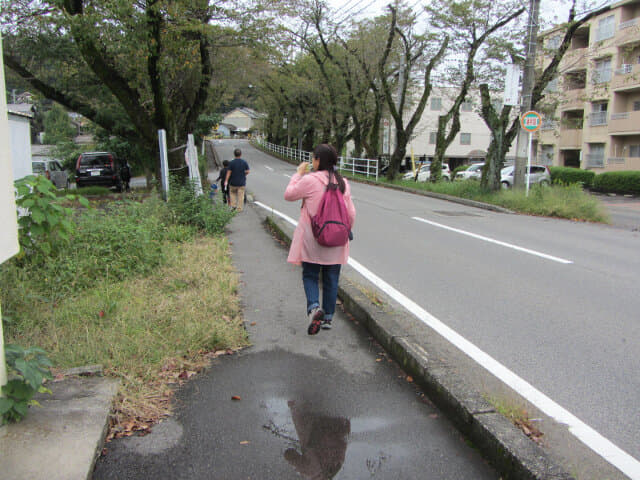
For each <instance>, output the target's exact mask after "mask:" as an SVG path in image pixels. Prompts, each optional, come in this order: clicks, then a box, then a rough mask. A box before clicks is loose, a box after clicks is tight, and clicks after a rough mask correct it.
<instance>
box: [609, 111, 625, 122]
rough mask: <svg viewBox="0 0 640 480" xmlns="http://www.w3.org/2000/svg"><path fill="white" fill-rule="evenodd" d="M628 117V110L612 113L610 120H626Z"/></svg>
mask: <svg viewBox="0 0 640 480" xmlns="http://www.w3.org/2000/svg"><path fill="white" fill-rule="evenodd" d="M627 118H629V112H620V113H612V114H611V120H626V119H627Z"/></svg>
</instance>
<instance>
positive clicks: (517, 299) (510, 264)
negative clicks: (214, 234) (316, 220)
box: [216, 141, 640, 460]
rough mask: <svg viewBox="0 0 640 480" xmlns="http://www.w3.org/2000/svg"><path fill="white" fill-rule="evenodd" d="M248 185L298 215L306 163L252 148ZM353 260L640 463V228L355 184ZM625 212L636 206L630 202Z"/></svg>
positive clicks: (247, 154) (247, 150)
mask: <svg viewBox="0 0 640 480" xmlns="http://www.w3.org/2000/svg"><path fill="white" fill-rule="evenodd" d="M236 145H238V146H240V147H241V148H243V151H244V158H245V159H246V160H247V161H248V162H249V164H250V166H251V174H250V176H249V179H248V190H249V191H251V192H253V193H254V194H255V197H256V199H257V200H259V201H260V202H262V203H264V204H267V205H270V206H271V207H273V208H274V209H276V210H278V211H281V212H283V213H285V214H287V215H289V216H290V217H292V218H297V215H298V209H299V205H298V204H297V203H288V202H285V201H284V200H283V191H284V188H285V187H286V185H287V183H288V180H289V177H290V176H291V175H292V174H293V173H294V171H295V167H294V166H292V165H289V164H287V163H284V162H281V161H278V160H276V159H274V158H272V157H270V156H268V155H265V154H262V153H261V152H259V151H257V150H255V149H253V148H251V147H250V146H249V144H248V143H242V142H234V141H224V142H221V143H218V144H217V145H216V148H217V150H218V151H219V153H220V154H221V156H222V158H231V152H232V149H233V148H234V146H236ZM352 191H353V196H354V202H355V204H356V208H357V210H358V218H357V220H356V225H355V228H354V233H355V241H354V242H353V243H352V248H351V256H352V258H354V259H356V260H357V261H358V262H360V263H361V264H363V265H365V266H366V267H367V268H368V269H370V270H371V271H373V272H374V273H375V274H376V275H378V276H379V277H381V278H382V279H383V280H385V281H386V282H387V283H388V284H390V285H392V286H393V287H395V288H396V289H397V290H399V291H400V292H402V293H403V294H404V295H406V296H407V297H409V298H410V299H412V300H413V301H414V302H416V303H417V304H419V306H420V307H422V308H423V309H425V310H426V311H428V312H429V313H430V314H431V315H433V316H434V317H436V318H437V319H439V320H441V321H442V322H444V324H445V325H447V326H449V327H450V328H452V329H453V330H455V331H456V332H458V333H459V334H460V335H462V336H463V337H465V338H466V339H467V340H469V341H470V342H472V343H473V344H474V345H476V346H477V347H479V348H480V349H481V350H483V351H484V352H486V353H487V354H489V355H490V356H491V357H493V358H494V359H496V360H497V361H498V362H500V363H502V364H503V365H505V366H506V367H507V368H508V369H509V370H511V371H512V372H514V373H515V374H517V375H518V376H520V377H521V378H523V379H524V380H526V381H527V382H529V383H530V384H531V385H533V386H534V387H535V388H537V389H538V390H540V391H541V392H543V393H544V394H546V395H547V396H548V397H550V398H551V399H552V400H553V401H555V402H557V404H559V405H561V406H562V407H564V408H565V409H566V410H568V411H569V412H570V413H571V414H573V415H575V416H576V417H578V418H579V419H580V420H582V421H583V422H585V423H586V424H587V425H589V426H590V427H592V428H593V429H595V431H596V432H598V433H599V434H601V435H602V436H604V437H605V438H606V439H608V440H610V441H611V442H613V443H614V444H615V445H617V447H619V448H620V449H622V450H623V451H625V452H626V453H627V454H629V455H631V456H632V457H635V459H636V460H638V459H640V415H638V405H639V402H638V393H639V392H640V322H638V312H639V311H640V295H638V293H639V291H640V287H639V286H638V285H640V249H639V242H640V234H639V233H638V232H637V231H633V229H632V228H631V229H625V228H612V227H610V226H605V225H596V224H587V223H581V222H571V221H566V220H557V219H549V218H540V217H531V216H523V215H510V214H501V213H494V212H489V211H486V210H480V209H476V208H472V207H465V206H461V205H458V204H453V203H449V202H446V201H440V200H437V199H433V198H428V197H422V196H416V195H411V194H407V193H402V192H398V191H394V190H389V189H383V188H379V187H373V186H368V185H363V184H356V183H354V184H352ZM623 208H624V207H623Z"/></svg>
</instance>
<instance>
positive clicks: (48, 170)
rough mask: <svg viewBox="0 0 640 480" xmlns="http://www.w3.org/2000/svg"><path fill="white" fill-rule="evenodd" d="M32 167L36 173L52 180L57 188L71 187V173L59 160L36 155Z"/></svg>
mask: <svg viewBox="0 0 640 480" xmlns="http://www.w3.org/2000/svg"><path fill="white" fill-rule="evenodd" d="M31 169H32V171H33V174H34V175H44V176H45V177H47V178H48V179H49V180H51V182H52V183H53V184H54V185H55V186H56V188H66V189H68V188H69V175H68V174H67V172H66V171H65V170H64V168H62V165H60V162H59V161H58V160H55V159H53V158H47V157H34V160H33V161H32V162H31Z"/></svg>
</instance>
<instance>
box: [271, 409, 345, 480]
mask: <svg viewBox="0 0 640 480" xmlns="http://www.w3.org/2000/svg"><path fill="white" fill-rule="evenodd" d="M287 404H288V405H289V409H290V410H291V418H292V419H293V424H294V426H295V428H296V432H297V434H298V440H299V442H300V443H299V450H300V451H299V450H298V449H296V448H288V449H287V450H286V451H285V452H284V458H285V459H286V460H287V462H289V463H290V464H291V465H292V466H293V467H295V469H296V470H297V471H298V473H300V474H301V475H302V476H303V477H305V478H308V479H313V480H329V479H331V478H333V477H334V476H335V475H336V474H337V473H338V472H339V471H340V469H341V468H342V464H343V463H344V457H345V453H346V451H347V436H348V435H349V433H350V431H351V422H350V421H349V419H347V418H344V417H330V416H328V415H324V414H322V413H318V412H317V411H314V409H313V408H312V406H311V405H310V404H307V403H304V402H302V403H299V404H298V403H296V402H295V401H292V400H290V401H289V402H287Z"/></svg>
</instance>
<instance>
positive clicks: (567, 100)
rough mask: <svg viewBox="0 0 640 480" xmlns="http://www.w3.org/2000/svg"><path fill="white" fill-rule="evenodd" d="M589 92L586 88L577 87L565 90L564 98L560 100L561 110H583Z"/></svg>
mask: <svg viewBox="0 0 640 480" xmlns="http://www.w3.org/2000/svg"><path fill="white" fill-rule="evenodd" d="M586 98H587V93H586V90H585V89H584V88H576V89H573V90H565V91H564V92H563V97H562V100H561V101H560V109H561V110H582V109H583V108H584V102H585V100H586Z"/></svg>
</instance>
